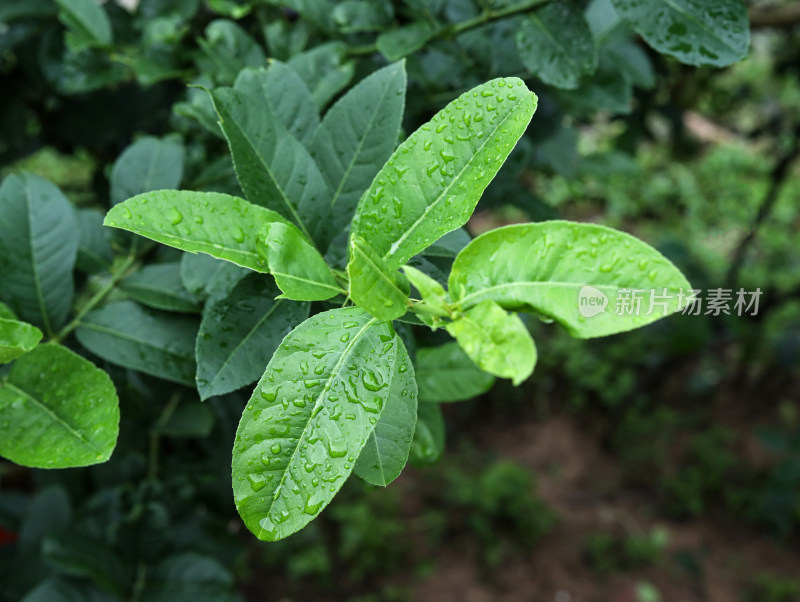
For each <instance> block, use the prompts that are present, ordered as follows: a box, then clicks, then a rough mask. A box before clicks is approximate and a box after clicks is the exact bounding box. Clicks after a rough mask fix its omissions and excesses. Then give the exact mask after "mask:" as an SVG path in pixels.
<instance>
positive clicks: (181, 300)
mask: <svg viewBox="0 0 800 602" xmlns="http://www.w3.org/2000/svg"><path fill="white" fill-rule="evenodd" d="M119 288H120V289H121V290H122V291H124V292H125V293H127V294H128V296H129V297H131V298H132V299H133V300H134V301H138V302H139V303H142V304H144V305H147V306H148V307H154V308H156V309H163V310H166V311H181V312H188V313H194V312H197V310H198V303H197V299H195V298H194V296H193V295H192V294H191V293H190V292H189V291H187V290H186V289H185V288H183V283H182V282H181V264H180V263H179V262H177V261H176V262H173V263H158V264H152V265H147V266H145V267H143V268H142V269H141V270H139V271H138V272H134V273H133V274H131V275H130V276H128V277H127V278H126V279H125V280H123V281H122V282H120V284H119Z"/></svg>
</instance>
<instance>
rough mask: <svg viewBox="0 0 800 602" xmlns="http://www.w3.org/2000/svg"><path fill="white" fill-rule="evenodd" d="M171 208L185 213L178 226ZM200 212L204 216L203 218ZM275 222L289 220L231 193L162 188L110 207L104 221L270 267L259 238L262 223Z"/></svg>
mask: <svg viewBox="0 0 800 602" xmlns="http://www.w3.org/2000/svg"><path fill="white" fill-rule="evenodd" d="M172 210H175V211H179V212H180V213H181V215H182V216H183V217H184V220H182V223H179V224H178V225H177V226H174V225H172V223H171V219H170V217H169V214H170V211H172ZM197 217H204V220H203V223H202V224H198V223H197V219H196V218H197ZM273 222H277V223H287V222H286V220H285V219H284V218H283V217H281V216H280V215H279V214H277V213H275V212H274V211H270V210H269V209H265V208H263V207H259V206H258V205H253V204H252V203H248V202H247V201H245V200H244V199H241V198H239V197H235V196H231V195H229V194H220V193H216V192H191V191H179V190H158V191H156V192H147V193H144V194H141V195H139V196H135V197H133V198H132V199H128V200H127V201H125V202H123V203H120V204H119V205H116V206H114V207H112V208H111V210H110V211H109V212H108V214H107V215H106V217H105V221H104V222H103V223H104V224H105V225H106V226H112V227H114V228H122V229H123V230H128V231H130V232H135V233H136V234H140V235H142V236H146V237H147V238H150V239H152V240H155V241H157V242H160V243H163V244H165V245H169V246H171V247H175V248H177V249H181V250H183V251H189V252H190V253H207V254H208V255H212V256H214V257H216V258H218V259H224V260H226V261H231V262H233V263H235V264H237V265H240V266H242V267H246V268H250V269H251V270H255V271H257V272H267V271H268V270H267V266H266V263H265V262H264V259H263V258H262V257H261V255H259V253H258V248H257V241H258V235H259V233H260V232H261V231H262V230H263V228H264V226H266V225H267V224H269V223H273Z"/></svg>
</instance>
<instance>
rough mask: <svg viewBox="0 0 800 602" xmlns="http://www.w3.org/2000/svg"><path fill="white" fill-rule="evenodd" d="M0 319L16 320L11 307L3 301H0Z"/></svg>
mask: <svg viewBox="0 0 800 602" xmlns="http://www.w3.org/2000/svg"><path fill="white" fill-rule="evenodd" d="M0 319H2V320H16V319H17V316H16V314H15V313H14V312H13V311H11V308H10V307H8V305H6V304H5V303H0Z"/></svg>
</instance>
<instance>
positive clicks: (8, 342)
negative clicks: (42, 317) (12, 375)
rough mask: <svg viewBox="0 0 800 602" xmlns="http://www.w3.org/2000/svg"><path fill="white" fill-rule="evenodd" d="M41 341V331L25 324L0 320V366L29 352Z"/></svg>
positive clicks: (17, 321)
mask: <svg viewBox="0 0 800 602" xmlns="http://www.w3.org/2000/svg"><path fill="white" fill-rule="evenodd" d="M41 340H42V331H41V330H39V329H38V328H36V326H32V325H31V324H28V323H27V322H20V321H19V320H8V319H5V318H0V364H7V363H8V362H10V361H11V360H14V359H16V358H18V357H20V356H21V355H24V354H26V353H28V352H29V351H31V350H32V349H33V348H34V347H36V345H38V344H39V341H41Z"/></svg>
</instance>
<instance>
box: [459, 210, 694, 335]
mask: <svg viewBox="0 0 800 602" xmlns="http://www.w3.org/2000/svg"><path fill="white" fill-rule="evenodd" d="M521 257H525V258H527V260H526V261H520V258H521ZM690 288H691V287H690V285H689V283H688V282H687V280H686V278H685V277H684V276H683V274H681V273H680V271H679V270H678V269H677V268H676V267H675V266H674V265H672V263H670V262H669V260H667V259H666V258H665V257H664V256H663V255H661V253H659V252H658V251H656V250H655V249H653V248H652V247H650V246H648V245H647V244H645V243H644V242H642V241H640V240H638V239H636V238H634V237H633V236H631V235H629V234H625V233H624V232H619V231H617V230H612V229H611V228H606V227H604V226H597V225H594V224H579V223H573V222H565V221H550V222H540V223H537V224H519V225H514V226H506V227H503V228H498V229H496V230H492V231H491V232H487V233H486V234H483V235H481V236H479V237H478V238H476V239H475V240H474V241H472V242H471V243H470V244H469V245H467V247H466V248H465V249H464V250H463V251H462V252H461V254H459V256H458V257H457V258H456V260H455V262H454V263H453V270H452V272H451V273H450V286H449V290H450V295H451V296H452V298H453V301H454V302H455V303H457V304H460V306H461V307H463V308H468V307H472V306H473V305H475V304H477V303H480V302H481V301H485V300H487V299H491V300H494V301H496V302H497V303H499V304H501V305H502V306H503V307H506V308H507V309H516V310H522V311H535V312H538V313H540V314H542V315H545V316H547V317H549V318H552V319H553V320H555V321H556V322H558V323H559V324H561V325H562V326H564V327H565V328H566V329H567V330H568V331H569V333H570V334H571V335H572V336H575V337H579V338H591V337H600V336H606V335H609V334H614V333H617V332H625V331H627V330H632V329H634V328H639V327H641V326H644V325H645V324H649V323H651V322H654V321H656V320H658V319H660V318H663V317H664V316H666V315H669V314H671V313H673V312H675V311H677V310H678V309H680V308H681V307H682V306H683V305H685V302H686V298H687V297H688V295H689V290H690ZM636 290H638V291H639V292H638V296H639V298H640V302H639V303H638V305H639V306H640V308H639V310H638V311H634V310H635V307H634V302H635V296H634V294H633V292H632V291H636ZM626 291H627V292H626ZM681 291H682V292H683V293H685V297H684V298H683V302H681V298H680V293H681ZM651 295H659V296H663V299H660V300H659V302H658V304H657V305H656V306H655V311H651V312H648V309H649V300H650V298H651ZM626 300H628V301H630V304H631V307H630V309H631V311H630V313H628V312H627V311H625V312H621V313H618V312H617V311H616V310H617V309H618V308H619V307H620V304H622V303H624V302H625V301H626ZM601 301H602V303H601ZM662 301H663V305H661V302H662ZM590 302H591V305H588V304H589V303H590ZM584 303H586V305H583V304H584Z"/></svg>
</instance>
